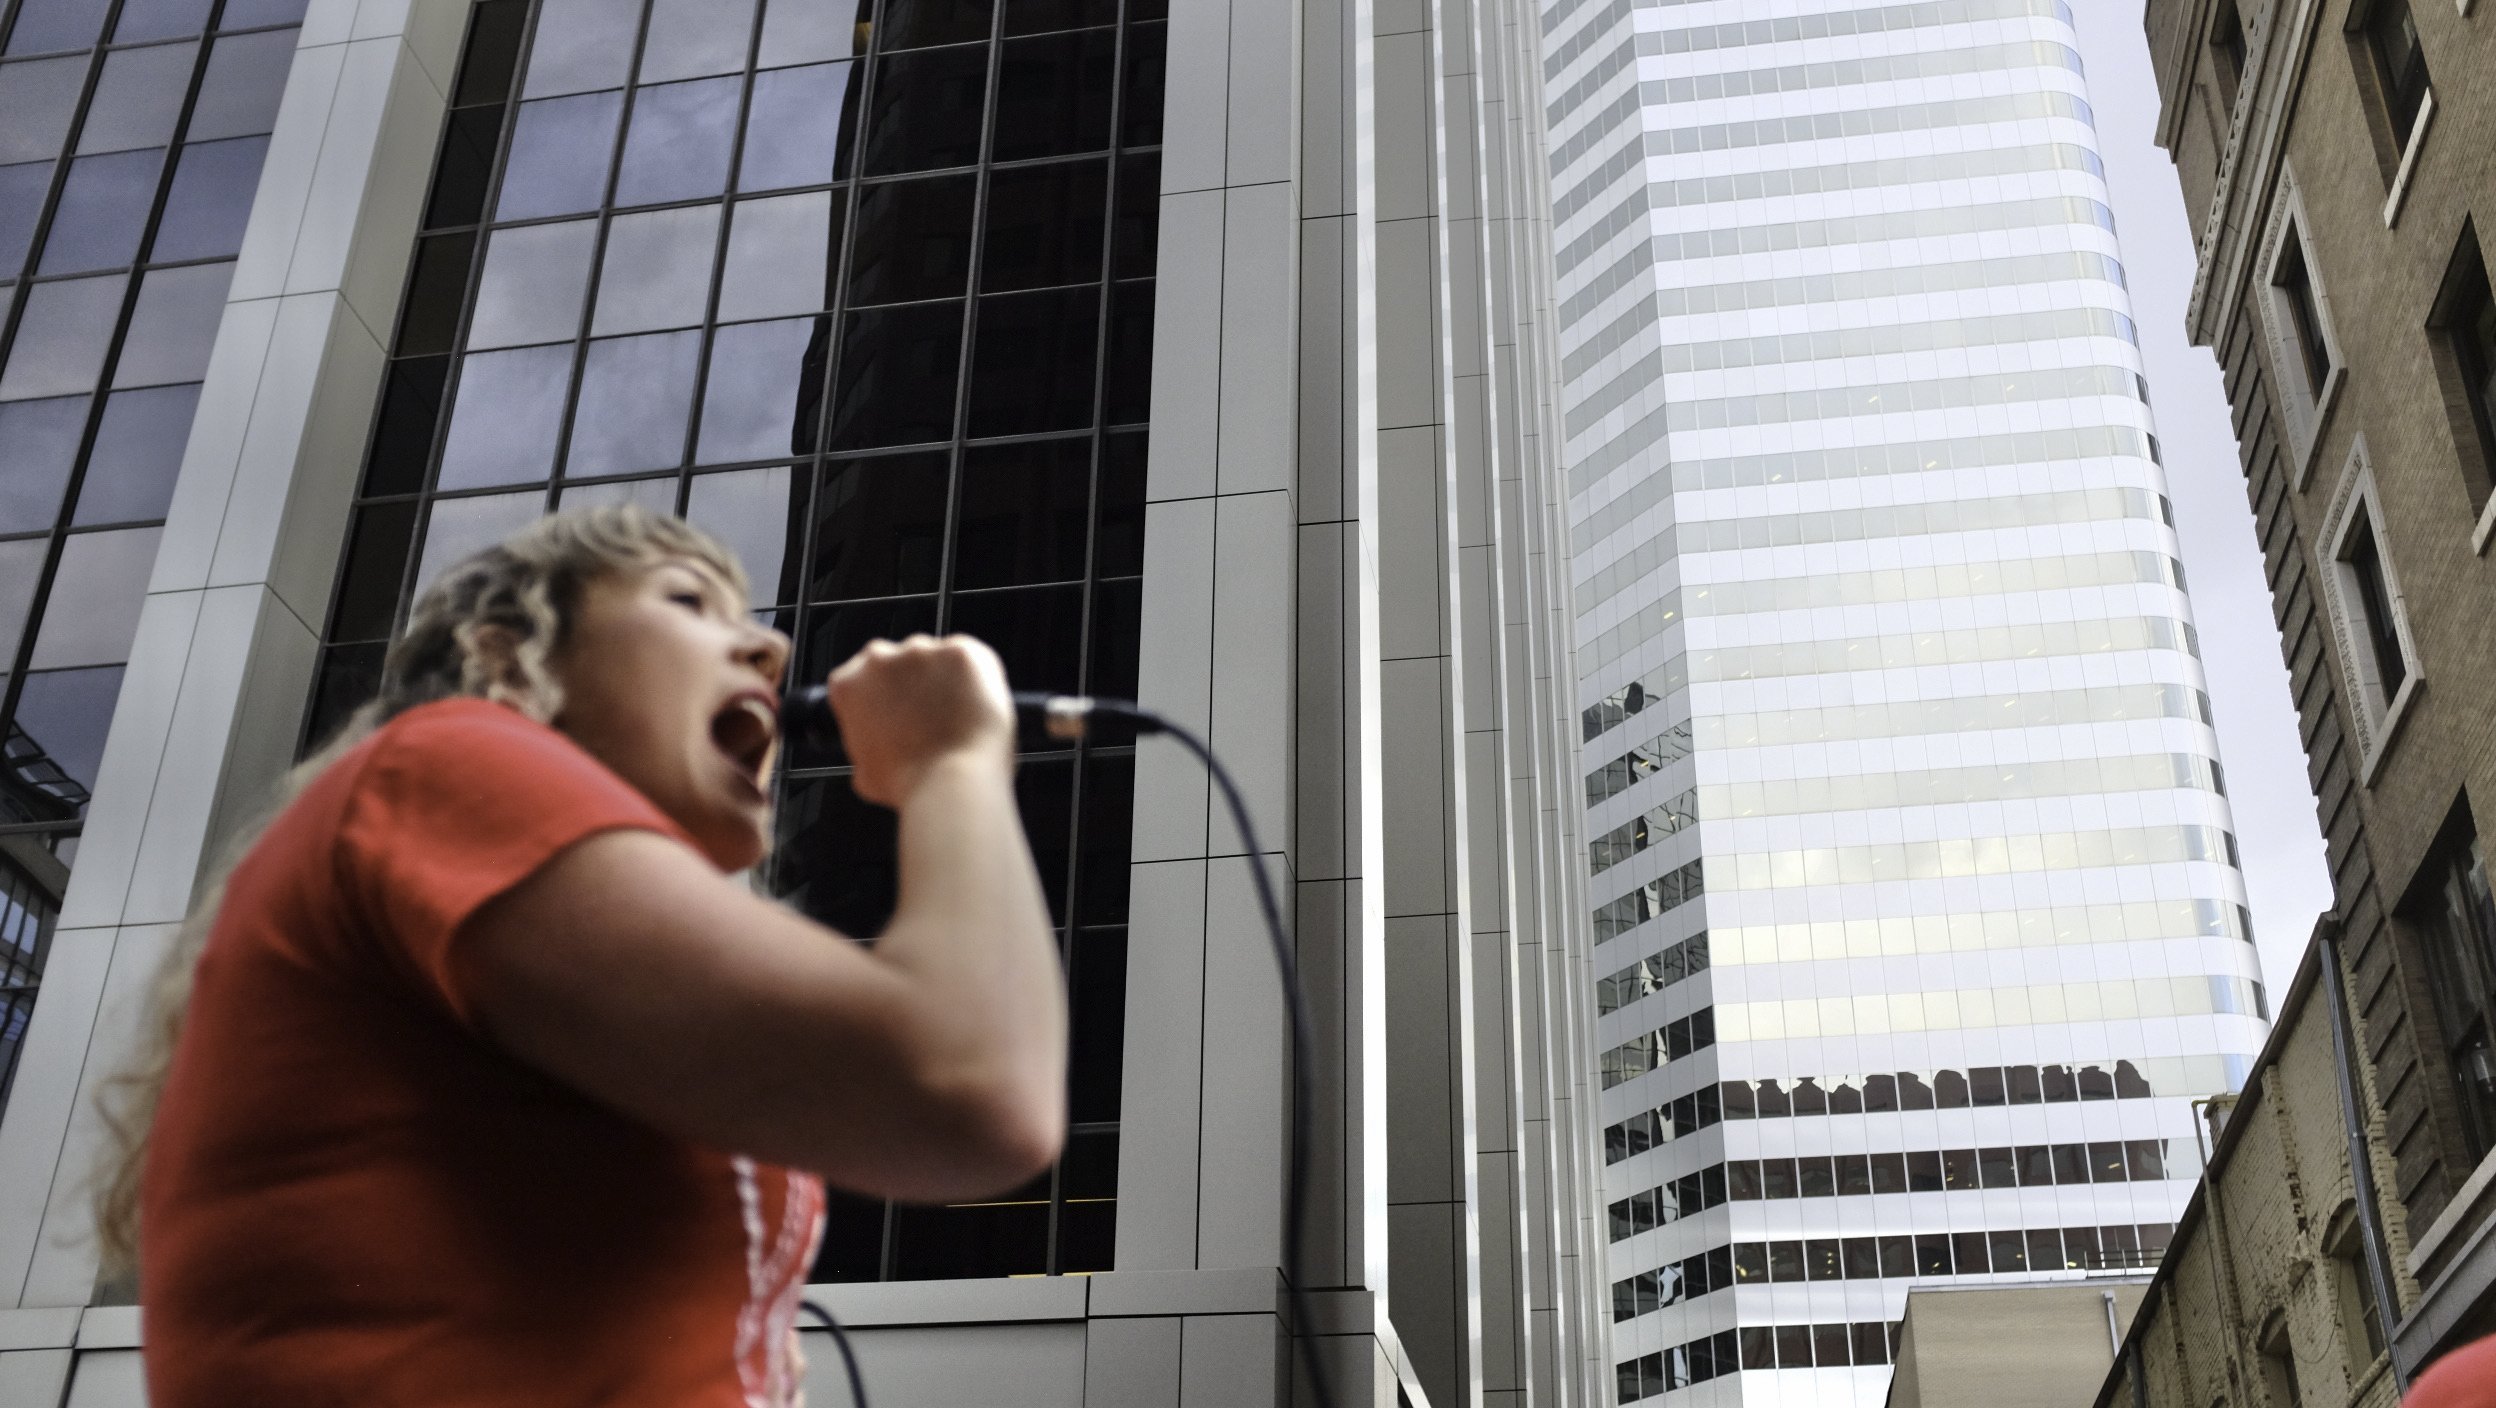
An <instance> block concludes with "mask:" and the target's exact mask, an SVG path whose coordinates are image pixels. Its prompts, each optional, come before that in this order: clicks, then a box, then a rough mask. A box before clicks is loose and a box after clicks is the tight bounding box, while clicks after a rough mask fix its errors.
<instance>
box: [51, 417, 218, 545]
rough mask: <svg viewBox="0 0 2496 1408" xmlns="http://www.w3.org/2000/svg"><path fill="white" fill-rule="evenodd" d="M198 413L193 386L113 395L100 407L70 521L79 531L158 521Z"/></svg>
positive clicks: (171, 495)
mask: <svg viewBox="0 0 2496 1408" xmlns="http://www.w3.org/2000/svg"><path fill="white" fill-rule="evenodd" d="M198 408H199V386H198V385H197V383H193V384H192V385H189V386H154V387H149V388H147V389H146V390H143V391H116V392H114V393H113V395H112V398H111V399H110V400H108V401H106V402H105V403H104V423H103V424H102V425H101V426H99V427H97V429H96V432H95V448H94V449H93V450H92V451H90V452H89V453H88V455H87V474H86V478H84V479H82V480H80V481H79V484H78V512H77V515H76V516H75V517H74V518H72V519H71V520H70V521H71V522H72V523H74V524H77V525H79V526H81V527H84V526H85V525H87V524H91V523H137V522H140V521H143V520H147V519H157V518H163V517H164V516H165V509H166V506H167V505H169V504H171V503H172V502H173V477H174V475H175V473H176V472H178V471H179V470H180V469H181V468H182V447H183V445H184V444H185V443H186V442H187V441H188V440H189V439H190V434H191V415H192V413H193V412H194V411H196V410H197V409H198Z"/></svg>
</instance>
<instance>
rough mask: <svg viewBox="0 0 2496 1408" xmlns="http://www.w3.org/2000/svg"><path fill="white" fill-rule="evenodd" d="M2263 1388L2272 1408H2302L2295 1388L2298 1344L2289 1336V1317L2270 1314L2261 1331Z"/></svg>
mask: <svg viewBox="0 0 2496 1408" xmlns="http://www.w3.org/2000/svg"><path fill="white" fill-rule="evenodd" d="M2261 1344H2262V1389H2263V1392H2265V1393H2266V1394H2268V1395H2269V1396H2270V1401H2271V1408H2304V1404H2305V1398H2304V1395H2303V1393H2302V1391H2301V1390H2299V1388H2298V1387H2297V1347H2296V1344H2295V1342H2294V1341H2292V1340H2290V1339H2289V1337H2288V1320H2287V1317H2286V1316H2284V1315H2279V1314H2273V1315H2272V1316H2271V1320H2270V1323H2269V1324H2268V1325H2266V1326H2264V1327H2263V1330H2262V1340H2261Z"/></svg>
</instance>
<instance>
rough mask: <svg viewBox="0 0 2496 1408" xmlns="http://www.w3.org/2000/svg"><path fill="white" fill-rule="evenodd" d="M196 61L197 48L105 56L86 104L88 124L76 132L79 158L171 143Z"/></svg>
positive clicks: (172, 47) (184, 46) (180, 46)
mask: <svg viewBox="0 0 2496 1408" xmlns="http://www.w3.org/2000/svg"><path fill="white" fill-rule="evenodd" d="M198 55H199V46H198V45H197V44H159V45H156V46H155V47H153V48H147V49H121V50H117V51H115V52H113V53H111V54H108V55H106V56H105V58H104V72H103V74H102V75H101V76H99V77H98V78H97V79H96V81H95V96H94V97H93V98H92V99H90V100H88V103H87V120H86V121H85V122H84V123H83V124H81V125H80V127H79V128H78V152H79V154H80V155H82V156H84V155H86V154H88V153H90V152H123V151H134V150H136V149H138V148H140V147H161V146H163V145H165V144H166V143H168V142H170V141H172V140H173V124H174V121H175V119H177V118H179V117H180V116H181V115H182V95H183V93H184V92H185V91H187V90H188V89H189V87H190V82H191V64H192V62H193V61H194V60H195V59H196V58H197V57H198Z"/></svg>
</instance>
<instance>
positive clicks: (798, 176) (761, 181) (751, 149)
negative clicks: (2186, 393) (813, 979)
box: [737, 63, 858, 191]
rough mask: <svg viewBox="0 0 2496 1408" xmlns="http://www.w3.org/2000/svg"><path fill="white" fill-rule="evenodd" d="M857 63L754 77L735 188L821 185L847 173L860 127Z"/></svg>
mask: <svg viewBox="0 0 2496 1408" xmlns="http://www.w3.org/2000/svg"><path fill="white" fill-rule="evenodd" d="M857 67H858V66H857V65H856V64H849V63H837V64H816V65H813V66H811V67H808V68H790V69H775V70H772V71H771V72H768V73H759V74H756V75H755V76H754V96H753V98H752V99H751V100H750V111H749V112H748V114H747V116H746V120H745V156H744V158H743V159H742V160H740V161H739V162H738V164H737V189H739V190H741V191H769V190H776V189H779V188H780V187H783V186H820V185H822V184H824V183H825V182H827V181H832V180H835V179H838V178H840V177H845V176H847V175H849V172H850V162H851V158H852V149H853V148H854V147H855V146H856V145H857V132H858V90H857V86H856V82H855V79H856V73H857Z"/></svg>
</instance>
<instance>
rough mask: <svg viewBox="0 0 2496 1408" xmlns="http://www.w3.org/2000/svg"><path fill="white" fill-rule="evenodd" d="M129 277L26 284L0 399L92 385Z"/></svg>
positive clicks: (58, 392)
mask: <svg viewBox="0 0 2496 1408" xmlns="http://www.w3.org/2000/svg"><path fill="white" fill-rule="evenodd" d="M129 282H130V280H129V276H128V275H125V274H113V275H110V276H108V277H105V278H100V279H64V280H62V281H60V282H58V283H46V284H37V285H35V286H34V287H33V288H30V289H28V290H27V291H26V295H25V297H26V306H25V311H24V312H22V313H20V314H19V315H18V321H17V341H16V343H15V344H14V345H12V346H11V347H10V349H9V365H8V367H7V369H6V370H4V371H0V401H20V400H26V399H30V398H33V397H37V396H61V395H68V394H71V393H75V392H80V391H92V390H94V389H95V383H96V379H97V378H98V377H99V376H101V375H102V374H103V371H104V352H105V348H106V346H107V344H108V343H110V342H111V340H112V335H113V322H114V319H115V317H116V316H117V315H118V314H119V313H120V312H121V294H122V290H123V289H124V288H126V287H128V285H129Z"/></svg>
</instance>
